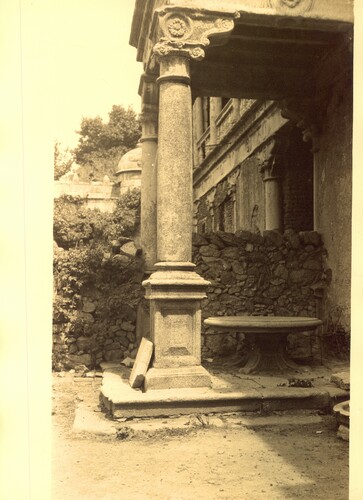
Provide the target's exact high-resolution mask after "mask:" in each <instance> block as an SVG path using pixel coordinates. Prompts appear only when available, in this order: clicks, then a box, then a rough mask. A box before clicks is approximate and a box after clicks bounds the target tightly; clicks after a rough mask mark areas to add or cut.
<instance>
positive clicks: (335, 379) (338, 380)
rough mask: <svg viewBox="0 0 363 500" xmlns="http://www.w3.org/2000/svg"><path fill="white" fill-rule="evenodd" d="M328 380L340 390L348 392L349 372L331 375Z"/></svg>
mask: <svg viewBox="0 0 363 500" xmlns="http://www.w3.org/2000/svg"><path fill="white" fill-rule="evenodd" d="M330 380H331V382H332V383H333V384H335V385H336V386H337V387H340V389H344V390H345V391H349V390H350V372H349V371H344V372H339V373H333V375H332V376H331V378H330Z"/></svg>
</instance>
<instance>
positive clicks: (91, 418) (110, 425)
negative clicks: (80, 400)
mask: <svg viewBox="0 0 363 500" xmlns="http://www.w3.org/2000/svg"><path fill="white" fill-rule="evenodd" d="M72 431H73V432H74V433H77V434H78V433H84V432H86V433H89V434H96V435H100V436H113V435H116V428H115V427H114V422H112V421H110V420H109V419H107V418H106V417H105V415H104V414H103V413H102V412H101V411H99V410H98V411H95V409H93V408H89V406H87V405H85V404H80V405H78V407H77V408H76V412H75V418H74V423H73V427H72Z"/></svg>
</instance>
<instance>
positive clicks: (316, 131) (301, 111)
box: [279, 98, 322, 152]
mask: <svg viewBox="0 0 363 500" xmlns="http://www.w3.org/2000/svg"><path fill="white" fill-rule="evenodd" d="M279 107H280V109H281V115H282V116H283V117H284V118H287V119H288V120H291V121H292V122H293V123H295V124H296V126H297V127H298V128H300V129H301V130H302V133H303V140H304V141H305V142H309V141H311V143H312V151H313V152H314V151H318V149H319V135H320V130H321V127H320V123H321V114H322V110H321V107H319V106H318V104H317V102H316V100H315V99H313V98H310V99H291V100H283V101H281V102H280V103H279Z"/></svg>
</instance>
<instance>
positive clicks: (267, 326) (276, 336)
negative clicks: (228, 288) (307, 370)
mask: <svg viewBox="0 0 363 500" xmlns="http://www.w3.org/2000/svg"><path fill="white" fill-rule="evenodd" d="M204 324H205V325H207V326H210V327H213V328H215V329H218V330H221V331H222V332H228V333H231V332H240V333H243V334H244V335H245V336H246V337H247V338H248V340H249V341H250V342H251V345H252V349H251V351H250V353H249V354H248V358H247V361H246V364H245V365H244V367H243V368H242V369H241V372H242V373H251V372H259V371H269V372H281V371H286V370H294V371H299V367H298V365H297V364H296V363H294V361H293V360H292V359H291V358H290V357H289V355H288V354H287V350H286V345H287V336H288V335H289V334H290V333H300V332H301V333H302V332H308V331H313V330H315V329H316V328H318V327H319V326H321V325H322V324H323V323H322V321H321V320H320V319H318V318H306V317H288V316H219V317H211V318H207V319H206V320H204Z"/></svg>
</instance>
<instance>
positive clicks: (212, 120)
mask: <svg viewBox="0 0 363 500" xmlns="http://www.w3.org/2000/svg"><path fill="white" fill-rule="evenodd" d="M221 111H222V99H221V97H211V98H210V101H209V127H210V143H211V145H212V146H214V145H215V144H217V143H218V134H217V125H216V119H217V117H218V115H219V113H220V112H221Z"/></svg>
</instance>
